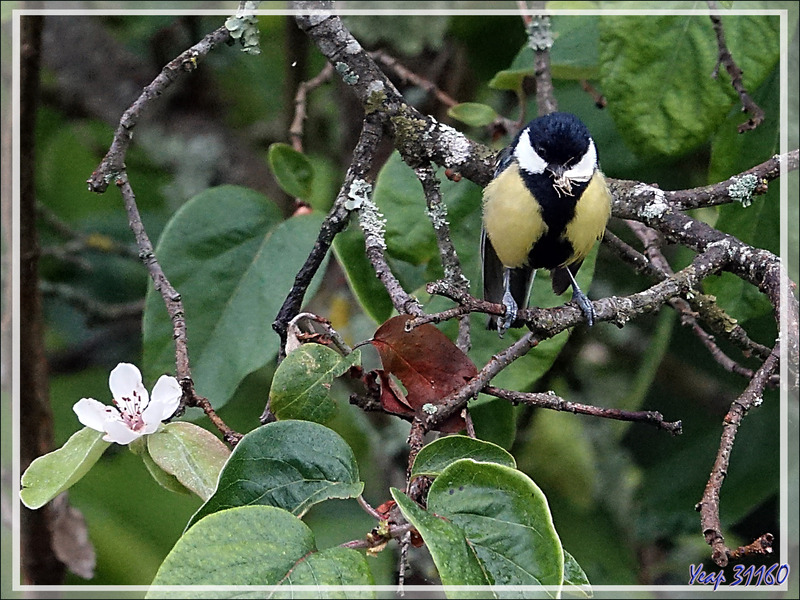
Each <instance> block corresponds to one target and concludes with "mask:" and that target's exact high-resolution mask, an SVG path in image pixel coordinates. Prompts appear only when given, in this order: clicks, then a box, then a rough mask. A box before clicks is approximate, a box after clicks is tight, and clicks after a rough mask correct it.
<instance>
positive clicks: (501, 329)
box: [497, 292, 519, 337]
mask: <svg viewBox="0 0 800 600" xmlns="http://www.w3.org/2000/svg"><path fill="white" fill-rule="evenodd" d="M503 306H505V307H506V312H505V314H504V315H502V316H500V317H498V318H497V335H499V336H500V337H503V336H504V335H505V333H506V331H508V328H509V327H511V324H512V323H514V321H516V320H517V312H518V310H519V308H518V307H517V302H516V300H514V297H513V296H512V295H511V292H506V293H505V294H503Z"/></svg>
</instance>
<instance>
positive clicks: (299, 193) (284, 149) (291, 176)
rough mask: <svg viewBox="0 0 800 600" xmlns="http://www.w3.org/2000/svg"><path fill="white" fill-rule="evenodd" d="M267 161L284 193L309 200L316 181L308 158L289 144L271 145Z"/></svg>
mask: <svg viewBox="0 0 800 600" xmlns="http://www.w3.org/2000/svg"><path fill="white" fill-rule="evenodd" d="M267 161H268V162H269V168H270V169H271V170H272V174H273V175H274V176H275V181H277V182H278V185H280V186H281V189H283V191H284V192H286V193H287V194H289V195H290V196H294V197H295V198H301V199H303V200H308V199H309V198H310V196H311V191H312V189H313V187H312V186H313V181H314V168H313V167H312V166H311V161H310V160H309V159H308V157H307V156H305V155H304V154H302V153H300V152H298V151H297V150H295V149H294V148H292V147H291V146H289V145H288V144H283V143H275V144H272V145H270V147H269V151H268V152H267Z"/></svg>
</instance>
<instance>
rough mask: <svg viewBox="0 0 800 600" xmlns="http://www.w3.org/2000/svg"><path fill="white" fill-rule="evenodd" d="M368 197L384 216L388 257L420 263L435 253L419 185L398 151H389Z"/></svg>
mask: <svg viewBox="0 0 800 600" xmlns="http://www.w3.org/2000/svg"><path fill="white" fill-rule="evenodd" d="M372 200H373V202H375V204H376V205H377V206H378V208H379V209H380V211H381V212H382V213H383V215H384V216H385V217H386V251H387V252H388V253H389V255H390V256H393V257H395V258H399V259H400V260H404V261H406V262H409V263H411V264H412V265H420V264H424V263H427V262H428V261H429V260H431V259H432V258H433V257H434V256H437V255H438V250H437V248H436V237H435V236H434V233H433V227H432V226H431V222H430V221H429V220H428V217H427V216H426V214H425V212H426V205H425V196H424V195H423V192H422V184H421V183H420V182H419V179H417V176H416V175H415V174H414V171H413V170H412V169H411V167H409V166H408V165H407V164H406V163H404V162H403V159H402V158H400V153H399V152H397V151H395V152H393V153H392V155H391V156H390V157H389V160H387V161H386V164H384V165H383V168H382V169H381V170H380V173H378V179H377V180H376V181H375V191H374V194H373V197H372ZM476 243H477V241H476Z"/></svg>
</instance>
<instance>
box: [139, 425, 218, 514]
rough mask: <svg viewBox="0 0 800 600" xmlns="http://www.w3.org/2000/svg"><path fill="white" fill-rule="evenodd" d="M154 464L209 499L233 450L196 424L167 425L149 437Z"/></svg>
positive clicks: (148, 444)
mask: <svg viewBox="0 0 800 600" xmlns="http://www.w3.org/2000/svg"><path fill="white" fill-rule="evenodd" d="M147 451H148V454H150V456H151V457H152V459H153V461H154V462H155V463H156V464H157V465H158V466H159V467H161V468H162V469H163V470H164V471H166V472H167V473H169V474H170V475H174V476H175V478H176V479H177V480H178V481H179V482H180V483H181V484H182V485H183V486H185V487H186V488H188V489H190V490H191V491H193V492H194V493H195V494H197V495H198V496H200V497H201V498H202V499H203V500H208V499H209V498H210V497H211V494H213V493H214V489H215V488H216V487H217V478H218V477H219V472H220V470H221V469H222V465H224V464H225V461H226V460H228V457H229V456H230V451H229V450H228V448H227V446H225V444H223V443H222V442H221V441H220V440H219V438H217V437H216V436H215V435H214V434H213V433H211V432H210V431H208V430H206V429H203V428H202V427H198V426H197V425H195V424H194V423H186V422H183V421H177V422H175V423H168V424H166V425H164V426H163V427H161V428H160V429H159V430H158V431H156V432H155V433H153V434H151V435H149V436H147Z"/></svg>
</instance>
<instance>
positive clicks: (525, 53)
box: [489, 43, 535, 94]
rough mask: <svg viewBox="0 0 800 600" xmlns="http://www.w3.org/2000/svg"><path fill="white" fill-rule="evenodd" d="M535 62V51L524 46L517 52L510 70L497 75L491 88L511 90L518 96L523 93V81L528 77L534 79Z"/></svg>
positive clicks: (526, 45)
mask: <svg viewBox="0 0 800 600" xmlns="http://www.w3.org/2000/svg"><path fill="white" fill-rule="evenodd" d="M534 61H535V58H534V54H533V50H532V49H531V47H530V46H529V45H528V44H527V43H526V44H525V45H524V46H522V48H521V49H520V51H519V52H517V55H516V56H515V57H514V60H513V61H511V65H510V66H509V67H508V69H504V70H503V71H500V72H498V73H497V74H495V76H494V77H493V78H492V80H491V81H490V82H489V87H490V88H492V89H494V90H509V91H512V92H516V93H517V94H520V93H522V82H523V80H524V79H525V78H526V77H533V75H534V72H535V68H534Z"/></svg>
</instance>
